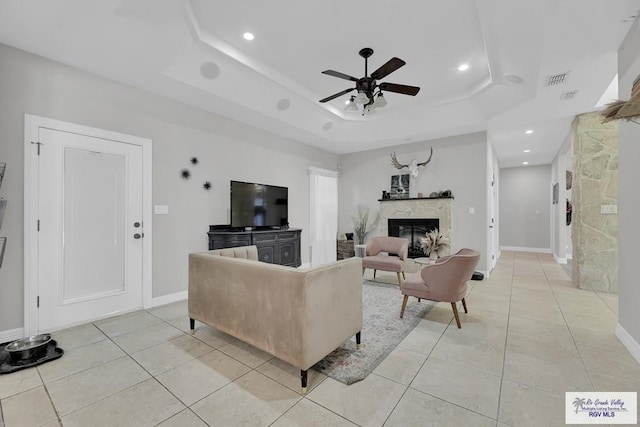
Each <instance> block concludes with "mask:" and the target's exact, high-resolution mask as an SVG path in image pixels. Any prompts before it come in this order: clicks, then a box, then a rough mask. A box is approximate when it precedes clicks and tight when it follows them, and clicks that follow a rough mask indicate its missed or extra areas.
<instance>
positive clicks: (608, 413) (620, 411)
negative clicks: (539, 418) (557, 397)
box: [565, 392, 638, 424]
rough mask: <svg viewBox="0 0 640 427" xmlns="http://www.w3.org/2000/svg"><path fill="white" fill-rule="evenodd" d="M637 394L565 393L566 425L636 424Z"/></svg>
mask: <svg viewBox="0 0 640 427" xmlns="http://www.w3.org/2000/svg"><path fill="white" fill-rule="evenodd" d="M637 403H638V401H637V392H567V393H565V404H566V407H565V422H566V423H567V424H636V423H637Z"/></svg>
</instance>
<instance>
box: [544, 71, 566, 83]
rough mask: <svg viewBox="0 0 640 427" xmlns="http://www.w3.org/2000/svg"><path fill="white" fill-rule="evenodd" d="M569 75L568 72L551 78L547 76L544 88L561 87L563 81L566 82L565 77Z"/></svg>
mask: <svg viewBox="0 0 640 427" xmlns="http://www.w3.org/2000/svg"><path fill="white" fill-rule="evenodd" d="M568 75H569V72H568V71H567V72H565V73H560V74H554V75H552V76H547V78H546V80H545V82H544V85H545V86H546V87H549V86H557V85H561V84H562V83H564V82H565V80H567V76H568Z"/></svg>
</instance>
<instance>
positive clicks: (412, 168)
mask: <svg viewBox="0 0 640 427" xmlns="http://www.w3.org/2000/svg"><path fill="white" fill-rule="evenodd" d="M432 157H433V147H431V154H429V158H428V159H427V161H426V162H421V163H418V161H417V160H416V159H413V160H411V163H408V164H406V165H405V164H402V163H400V162H399V161H398V159H397V158H396V152H395V151H394V152H393V153H391V164H392V165H393V166H395V167H396V169H402V168H409V172H411V176H412V177H414V178H417V177H418V174H419V173H420V167H421V166H422V167H425V166H427V164H428V163H429V162H430V161H431V158H432Z"/></svg>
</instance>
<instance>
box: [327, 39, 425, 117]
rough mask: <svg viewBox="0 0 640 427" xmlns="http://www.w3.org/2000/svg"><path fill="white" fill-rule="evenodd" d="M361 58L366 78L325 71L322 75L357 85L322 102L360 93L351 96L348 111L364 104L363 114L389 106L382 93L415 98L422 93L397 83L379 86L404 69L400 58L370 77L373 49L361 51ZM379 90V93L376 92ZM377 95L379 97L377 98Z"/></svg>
mask: <svg viewBox="0 0 640 427" xmlns="http://www.w3.org/2000/svg"><path fill="white" fill-rule="evenodd" d="M358 53H359V54H360V56H361V57H363V58H364V77H361V78H359V79H358V78H356V77H353V76H350V75H348V74H344V73H341V72H339V71H334V70H325V71H323V72H322V74H327V75H329V76H333V77H338V78H340V79H345V80H350V81H352V82H355V83H356V86H355V87H352V88H349V89H345V90H343V91H342V92H338V93H336V94H333V95H331V96H328V97H326V98H324V99H321V100H320V102H322V103H324V102H328V101H331V100H332V99H335V98H338V97H340V96H342V95H345V94H347V93H349V92H351V91H353V90H357V91H358V95H357V96H351V98H350V100H349V101H348V105H347V108H346V109H347V111H358V108H357V107H356V105H355V104H356V103H357V104H363V114H365V113H370V112H373V109H374V108H375V107H384V106H385V105H386V104H387V101H386V100H385V99H384V96H383V94H382V91H386V92H395V93H401V94H403V95H411V96H415V95H416V94H417V93H418V92H420V88H419V87H417V86H407V85H400V84H397V83H384V82H383V83H380V84H378V82H377V81H378V80H380V79H383V78H385V77H386V76H388V75H389V74H391V73H393V72H394V71H396V70H397V69H398V68H400V67H402V66H403V65H405V64H406V62H404V61H403V60H402V59H400V58H396V57H394V58H391V59H390V60H388V61H387V62H386V63H385V64H384V65H382V66H381V67H380V68H378V69H377V70H375V71H374V72H373V73H371V75H370V76H369V75H368V59H369V57H370V56H371V55H373V49H371V48H370V47H365V48H364V49H360V52H358ZM376 89H377V92H376ZM376 95H377V97H376Z"/></svg>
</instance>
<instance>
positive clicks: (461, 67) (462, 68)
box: [458, 64, 469, 71]
mask: <svg viewBox="0 0 640 427" xmlns="http://www.w3.org/2000/svg"><path fill="white" fill-rule="evenodd" d="M468 69H469V64H462V65H460V66H459V67H458V71H467V70H468Z"/></svg>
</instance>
